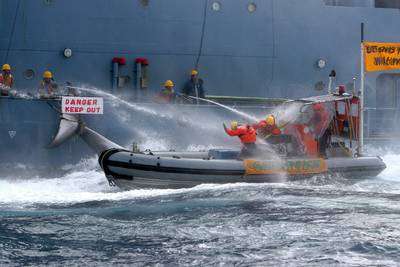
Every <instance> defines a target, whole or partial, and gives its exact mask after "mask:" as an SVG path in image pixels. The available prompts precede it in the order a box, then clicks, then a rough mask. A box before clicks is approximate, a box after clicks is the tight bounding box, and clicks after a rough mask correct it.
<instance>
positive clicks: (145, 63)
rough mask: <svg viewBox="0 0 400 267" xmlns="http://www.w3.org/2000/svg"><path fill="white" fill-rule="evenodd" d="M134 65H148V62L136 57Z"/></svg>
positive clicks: (145, 59)
mask: <svg viewBox="0 0 400 267" xmlns="http://www.w3.org/2000/svg"><path fill="white" fill-rule="evenodd" d="M135 62H136V64H138V63H140V64H142V65H149V60H148V59H147V58H144V57H138V58H136V59H135Z"/></svg>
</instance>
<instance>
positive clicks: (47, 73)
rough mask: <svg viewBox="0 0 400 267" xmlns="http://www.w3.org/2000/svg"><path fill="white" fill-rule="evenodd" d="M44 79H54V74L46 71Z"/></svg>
mask: <svg viewBox="0 0 400 267" xmlns="http://www.w3.org/2000/svg"><path fill="white" fill-rule="evenodd" d="M43 78H47V79H52V78H53V73H51V71H48V70H46V71H45V72H43Z"/></svg>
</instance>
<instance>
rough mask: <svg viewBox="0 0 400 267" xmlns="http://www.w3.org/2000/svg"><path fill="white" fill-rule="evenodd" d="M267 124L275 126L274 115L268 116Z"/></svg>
mask: <svg viewBox="0 0 400 267" xmlns="http://www.w3.org/2000/svg"><path fill="white" fill-rule="evenodd" d="M265 122H266V123H267V125H269V126H272V125H275V117H274V115H268V116H267V118H266V119H265Z"/></svg>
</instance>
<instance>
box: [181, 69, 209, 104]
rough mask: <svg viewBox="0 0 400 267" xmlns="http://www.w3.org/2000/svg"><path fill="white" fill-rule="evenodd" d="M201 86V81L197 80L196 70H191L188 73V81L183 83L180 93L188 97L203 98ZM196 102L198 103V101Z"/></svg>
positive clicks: (197, 73) (203, 93) (202, 87)
mask: <svg viewBox="0 0 400 267" xmlns="http://www.w3.org/2000/svg"><path fill="white" fill-rule="evenodd" d="M203 84H204V82H203V80H202V79H200V78H199V72H198V70H196V69H193V70H192V71H191V72H190V80H189V81H187V82H186V83H185V86H184V87H183V90H182V93H183V94H185V95H188V96H193V97H200V98H204V97H205V91H204V86H203ZM196 102H197V103H198V100H197V101H196Z"/></svg>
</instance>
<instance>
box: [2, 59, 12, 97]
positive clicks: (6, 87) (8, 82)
mask: <svg viewBox="0 0 400 267" xmlns="http://www.w3.org/2000/svg"><path fill="white" fill-rule="evenodd" d="M1 71H2V73H1V74H0V86H1V95H2V96H8V95H9V92H10V89H11V88H12V87H13V85H14V77H13V76H12V74H11V66H10V64H4V65H3V67H2V68H1Z"/></svg>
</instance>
